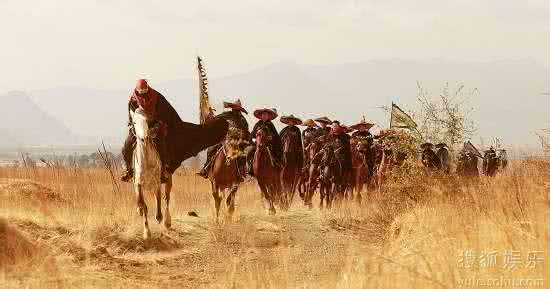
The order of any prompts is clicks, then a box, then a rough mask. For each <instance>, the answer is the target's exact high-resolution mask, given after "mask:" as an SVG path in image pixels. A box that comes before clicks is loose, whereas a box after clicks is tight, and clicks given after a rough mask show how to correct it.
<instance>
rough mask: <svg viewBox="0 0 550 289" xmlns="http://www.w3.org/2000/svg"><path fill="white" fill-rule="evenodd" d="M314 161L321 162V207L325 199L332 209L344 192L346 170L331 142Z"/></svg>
mask: <svg viewBox="0 0 550 289" xmlns="http://www.w3.org/2000/svg"><path fill="white" fill-rule="evenodd" d="M314 163H319V165H318V167H319V195H320V203H319V208H321V209H322V208H323V201H324V203H325V206H326V208H327V209H330V208H331V207H332V202H333V201H334V199H335V198H336V197H338V196H342V195H343V194H344V190H345V181H346V179H345V172H344V170H343V168H342V165H341V163H340V161H339V160H338V159H337V156H336V153H335V151H334V148H333V147H332V145H330V144H327V145H325V146H324V147H323V148H322V149H321V151H320V152H319V153H318V154H317V156H316V157H315V159H314Z"/></svg>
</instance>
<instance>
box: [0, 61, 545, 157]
mask: <svg viewBox="0 0 550 289" xmlns="http://www.w3.org/2000/svg"><path fill="white" fill-rule="evenodd" d="M206 65H207V66H206V68H207V71H208V69H215V63H211V64H210V63H207V64H206ZM209 80H210V95H211V99H212V101H213V103H214V105H215V106H216V108H218V112H221V103H222V101H224V100H233V99H235V98H240V99H241V101H242V102H243V104H244V106H245V107H246V108H247V109H248V110H249V111H253V109H254V108H258V107H263V106H267V107H276V108H277V109H278V111H279V112H280V114H289V113H293V114H295V115H297V116H299V117H303V118H308V117H316V116H319V115H328V116H329V117H330V118H336V119H339V120H341V121H343V122H345V123H351V122H355V121H359V120H360V119H361V117H362V116H363V115H365V116H366V117H367V119H369V120H372V121H375V122H376V123H378V124H379V125H380V126H382V127H384V126H387V123H388V117H387V115H386V113H385V112H384V111H383V110H381V109H380V108H379V107H380V106H382V105H388V104H390V103H391V102H392V101H395V102H396V103H398V104H400V105H401V106H402V107H404V108H407V109H411V110H414V109H416V98H417V81H418V82H420V83H421V84H422V86H423V87H425V88H427V89H428V90H429V91H430V92H433V93H432V94H433V95H436V96H437V95H438V94H439V92H440V89H441V88H442V87H443V85H444V84H445V82H449V83H451V84H455V83H457V82H462V83H464V84H465V85H466V86H467V87H468V88H477V89H478V94H477V95H476V96H475V98H474V99H470V103H471V104H472V106H473V107H474V108H475V111H474V113H473V117H474V120H475V121H476V123H477V127H478V134H479V136H476V137H477V139H474V141H475V142H478V141H479V137H484V138H485V140H486V141H488V140H489V139H490V138H492V137H500V138H502V139H503V142H504V143H505V144H511V145H524V144H528V145H533V146H534V145H536V144H537V138H536V136H535V135H534V134H533V131H534V130H536V129H538V128H541V127H544V126H546V125H547V124H548V121H549V120H550V116H549V115H548V113H547V108H548V107H549V105H550V98H549V97H548V96H546V95H544V94H543V92H545V91H548V90H549V89H550V69H549V68H547V67H545V66H543V65H540V64H538V63H536V62H531V61H501V62H486V63H482V62H459V61H447V60H418V61H417V60H400V59H393V60H392V59H390V60H373V61H368V62H360V63H349V64H339V65H326V66H303V65H298V64H295V63H292V62H280V63H275V64H272V65H269V66H266V67H263V68H261V69H257V70H254V71H250V72H246V73H241V74H236V75H232V76H227V77H222V78H214V79H209ZM150 82H151V83H152V86H153V87H154V88H156V89H157V90H159V91H160V92H161V93H163V94H164V95H165V96H166V97H167V98H168V100H169V101H170V102H171V103H172V104H173V105H174V107H175V108H176V109H177V110H178V112H179V113H180V115H181V117H182V119H184V120H185V121H190V122H197V121H198V97H197V95H198V86H197V83H196V79H177V80H171V81H164V82H163V81H159V80H156V79H152V80H151V81H150ZM130 90H131V87H123V88H121V89H120V90H118V91H114V90H113V91H110V90H96V89H90V88H81V87H61V88H52V89H45V90H33V91H28V92H26V93H21V92H17V93H9V94H5V95H2V96H0V97H1V99H2V100H3V101H4V104H3V105H2V106H0V109H1V110H0V112H1V113H2V114H1V115H0V121H2V123H3V125H2V130H1V133H2V136H3V140H2V142H1V143H0V145H2V146H6V145H8V146H9V145H12V144H13V145H41V144H42V145H44V144H58V143H62V144H68V143H78V144H84V143H91V144H93V143H99V142H100V141H101V140H104V141H106V142H107V143H110V144H112V145H115V146H118V145H120V144H121V143H122V141H123V139H124V136H125V133H126V122H127V112H126V109H127V105H126V102H127V99H128V96H129V93H130ZM249 120H250V121H252V118H250V116H249ZM6 124H10V125H6Z"/></svg>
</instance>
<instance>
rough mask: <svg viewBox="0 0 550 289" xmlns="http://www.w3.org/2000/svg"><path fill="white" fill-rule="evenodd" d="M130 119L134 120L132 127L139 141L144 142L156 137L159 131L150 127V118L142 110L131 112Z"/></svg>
mask: <svg viewBox="0 0 550 289" xmlns="http://www.w3.org/2000/svg"><path fill="white" fill-rule="evenodd" d="M130 117H131V118H132V127H133V128H134V133H135V135H136V139H137V140H139V141H141V142H143V141H145V140H148V139H152V138H155V137H156V134H157V133H158V129H156V128H154V127H149V124H148V122H147V121H148V118H147V116H146V114H145V112H144V111H143V110H142V109H140V108H138V109H136V111H134V112H133V111H130Z"/></svg>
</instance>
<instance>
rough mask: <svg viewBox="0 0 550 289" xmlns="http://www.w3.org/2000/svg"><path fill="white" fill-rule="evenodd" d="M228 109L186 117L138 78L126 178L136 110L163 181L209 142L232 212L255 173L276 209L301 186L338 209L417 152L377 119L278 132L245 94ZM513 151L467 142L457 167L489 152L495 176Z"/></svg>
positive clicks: (270, 115)
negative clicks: (197, 119)
mask: <svg viewBox="0 0 550 289" xmlns="http://www.w3.org/2000/svg"><path fill="white" fill-rule="evenodd" d="M224 108H225V109H226V111H225V112H223V113H221V114H219V115H217V116H214V115H211V116H209V119H208V121H207V122H206V123H204V124H201V125H195V124H191V123H186V122H183V121H182V120H181V119H180V117H179V116H178V114H177V112H176V110H175V109H174V108H173V107H172V106H171V105H170V104H169V102H168V101H167V100H166V99H165V98H164V96H162V95H161V94H160V93H159V92H157V91H156V90H154V89H153V88H151V87H149V85H148V83H147V82H146V81H145V80H143V79H140V80H138V82H137V85H136V88H135V89H134V90H133V92H132V94H131V96H130V99H129V102H128V111H129V134H128V137H127V139H126V142H125V144H124V147H123V149H122V153H123V156H124V161H125V164H126V171H125V172H124V174H123V175H122V176H121V180H122V181H130V179H132V178H134V180H135V171H134V167H133V165H134V163H135V156H134V151H135V148H136V141H137V139H136V134H135V132H134V128H133V126H132V116H133V115H135V114H136V113H139V114H140V115H143V117H145V118H146V119H147V125H148V126H150V127H151V128H152V129H151V130H152V131H154V132H155V133H154V135H155V137H154V147H155V149H156V151H157V153H158V156H159V161H160V169H159V171H160V183H163V184H166V183H168V184H169V187H171V175H172V174H173V173H174V171H175V170H176V169H177V168H178V167H179V166H180V164H181V162H182V161H183V160H185V159H187V158H189V157H191V156H195V155H197V154H198V153H199V152H200V151H202V150H204V149H206V148H208V150H207V160H206V162H205V164H204V167H203V168H202V169H201V171H200V172H199V173H198V174H199V175H200V176H202V177H204V178H206V179H208V180H210V182H211V184H212V192H213V196H214V199H215V203H216V212H217V213H218V212H219V208H220V205H221V200H222V199H224V198H225V199H226V203H227V207H228V209H229V215H231V214H232V212H233V210H234V200H235V193H236V191H237V188H238V186H239V184H241V183H242V182H243V181H244V179H245V178H246V176H247V175H250V176H253V177H255V178H256V180H257V182H258V186H259V188H260V190H261V192H262V196H263V200H264V202H265V205H266V207H267V208H268V210H269V211H270V212H271V213H275V204H277V205H278V206H279V207H280V208H283V209H287V208H289V207H290V205H291V203H292V200H293V197H294V193H295V191H298V192H299V195H300V197H301V198H302V200H303V202H304V204H305V205H306V206H309V207H311V206H312V199H313V194H314V193H315V192H316V191H317V189H318V190H319V192H320V206H321V207H323V205H326V206H327V207H330V206H331V204H332V202H333V200H334V199H336V198H340V199H342V198H351V197H353V193H354V192H355V195H356V198H357V199H358V200H359V201H360V199H361V192H362V190H363V188H364V186H366V187H367V189H368V190H372V189H375V188H380V186H381V184H382V182H383V180H384V179H385V177H386V175H387V174H388V172H390V171H391V168H392V167H393V166H396V165H397V166H399V165H400V164H401V163H402V162H403V161H404V160H405V159H406V156H407V154H409V153H410V152H403V151H400V150H399V149H396V146H395V145H394V146H392V144H391V143H392V142H394V143H399V142H401V141H402V140H400V138H399V135H400V132H399V130H392V129H389V130H382V131H380V133H379V134H378V135H372V134H371V132H370V129H371V128H372V127H373V124H372V123H368V122H367V121H365V119H363V120H362V121H361V122H359V123H357V124H355V125H352V126H349V127H348V126H345V125H343V124H341V123H340V122H339V121H337V120H331V119H329V118H328V117H326V116H323V117H319V118H316V119H306V120H304V121H302V120H301V119H300V118H298V117H296V116H294V115H292V114H291V115H286V116H281V117H280V118H279V121H280V122H282V123H283V124H285V125H286V126H285V127H284V128H283V129H282V130H281V131H280V132H278V131H277V129H276V127H275V125H274V123H273V122H274V121H275V120H276V119H277V118H278V117H279V115H278V113H277V111H276V109H272V108H261V109H257V110H255V111H254V112H253V114H254V116H255V117H256V119H257V122H256V123H255V125H254V126H253V128H252V130H251V131H250V130H249V126H248V122H247V120H246V118H245V116H244V115H243V114H248V111H247V110H246V109H245V108H244V107H243V106H242V103H241V102H240V100H237V101H235V102H224ZM300 126H302V127H304V129H303V131H301V130H300V128H299V127H300ZM401 135H403V134H401ZM405 135H406V134H405ZM468 144H469V143H468ZM505 157H506V155H505V151H504V152H502V151H499V152H498V153H497V152H496V151H495V150H494V149H493V148H491V149H490V150H488V151H487V152H486V154H485V156H481V154H479V152H477V150H476V149H475V148H473V145H471V144H469V145H466V144H465V146H464V149H463V150H462V151H461V152H460V153H459V157H458V164H457V173H458V174H460V175H464V176H468V175H472V176H473V175H478V174H479V172H478V170H477V167H478V165H477V164H478V158H483V160H484V161H483V162H484V164H483V169H484V173H486V174H487V175H494V174H495V172H496V170H497V169H498V167H499V166H500V167H502V166H505V165H506V158H505ZM420 159H421V162H422V164H423V165H424V166H425V168H426V170H427V171H428V172H433V171H442V172H444V173H450V170H451V169H450V159H451V158H450V156H449V148H448V147H447V145H445V144H437V145H435V146H434V145H433V144H430V143H425V144H423V145H421V146H420ZM225 192H228V193H227V194H225ZM159 215H160V214H159ZM161 217H162V216H161Z"/></svg>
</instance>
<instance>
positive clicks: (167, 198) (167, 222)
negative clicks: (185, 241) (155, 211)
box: [164, 175, 172, 229]
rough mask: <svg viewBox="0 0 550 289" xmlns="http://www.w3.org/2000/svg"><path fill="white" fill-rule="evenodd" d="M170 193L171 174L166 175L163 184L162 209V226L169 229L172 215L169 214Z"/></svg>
mask: <svg viewBox="0 0 550 289" xmlns="http://www.w3.org/2000/svg"><path fill="white" fill-rule="evenodd" d="M171 193H172V175H170V176H168V180H167V181H166V184H164V201H165V202H166V208H165V209H164V227H166V228H167V229H170V227H172V217H171V216H170V194H171Z"/></svg>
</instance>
